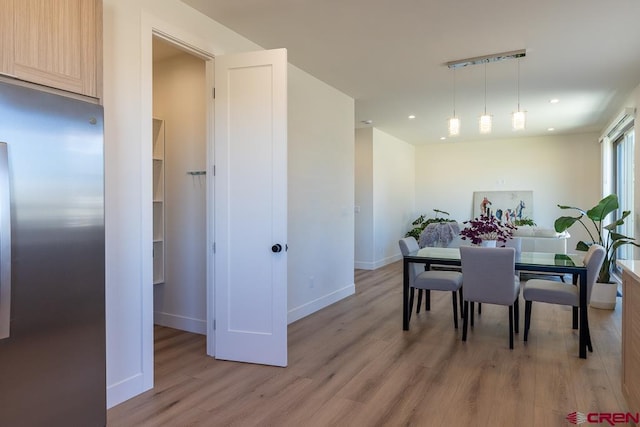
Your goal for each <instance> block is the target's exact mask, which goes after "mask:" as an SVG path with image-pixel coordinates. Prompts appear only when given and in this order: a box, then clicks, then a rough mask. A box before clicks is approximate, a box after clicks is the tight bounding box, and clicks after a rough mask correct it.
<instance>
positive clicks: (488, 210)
mask: <svg viewBox="0 0 640 427" xmlns="http://www.w3.org/2000/svg"><path fill="white" fill-rule="evenodd" d="M480 215H493V216H495V217H496V218H497V219H498V220H500V221H502V222H506V223H513V222H514V221H515V220H517V219H525V218H529V219H533V191H474V192H473V217H474V218H476V217H479V216H480Z"/></svg>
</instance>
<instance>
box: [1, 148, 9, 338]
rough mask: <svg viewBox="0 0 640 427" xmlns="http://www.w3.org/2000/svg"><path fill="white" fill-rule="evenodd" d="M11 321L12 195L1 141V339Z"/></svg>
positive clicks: (5, 334) (7, 159)
mask: <svg viewBox="0 0 640 427" xmlns="http://www.w3.org/2000/svg"><path fill="white" fill-rule="evenodd" d="M10 322H11V197H10V193H9V155H8V152H7V143H6V142H0V339H4V338H8V337H9V334H10Z"/></svg>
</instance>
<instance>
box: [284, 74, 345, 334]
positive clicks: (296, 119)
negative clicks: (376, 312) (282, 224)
mask: <svg viewBox="0 0 640 427" xmlns="http://www.w3.org/2000/svg"><path fill="white" fill-rule="evenodd" d="M288 71H289V129H288V130H289V150H288V155H289V158H288V164H289V166H288V172H289V177H288V178H289V179H288V182H289V185H288V203H289V209H288V218H289V224H288V232H289V237H288V239H289V253H288V266H289V267H288V271H287V274H288V283H289V292H288V298H289V301H288V306H289V322H293V321H295V320H297V319H300V318H301V317H304V316H306V315H308V314H310V313H313V312H315V311H317V310H319V309H321V308H323V307H326V306H327V305H329V304H332V303H333V302H335V301H338V300H340V299H342V298H344V297H346V296H348V295H351V294H353V293H354V292H355V285H354V278H353V268H354V267H353V257H354V249H353V235H354V213H353V197H354V196H353V194H354V171H353V164H354V162H355V158H354V131H353V129H354V127H355V124H354V101H353V99H352V98H349V97H347V96H346V95H344V94H342V93H341V92H339V91H337V90H336V89H334V88H332V87H330V86H328V85H326V84H325V83H323V82H321V81H320V80H317V79H315V78H313V77H311V76H309V75H308V74H306V73H304V72H303V71H301V70H299V69H298V68H296V67H293V66H291V65H290V66H289V69H288Z"/></svg>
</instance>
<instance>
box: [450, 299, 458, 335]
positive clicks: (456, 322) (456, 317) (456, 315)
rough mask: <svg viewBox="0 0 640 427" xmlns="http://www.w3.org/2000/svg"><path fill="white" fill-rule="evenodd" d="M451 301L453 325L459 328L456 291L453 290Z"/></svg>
mask: <svg viewBox="0 0 640 427" xmlns="http://www.w3.org/2000/svg"><path fill="white" fill-rule="evenodd" d="M451 301H452V302H453V326H455V328H456V329H458V296H457V294H456V291H453V292H451Z"/></svg>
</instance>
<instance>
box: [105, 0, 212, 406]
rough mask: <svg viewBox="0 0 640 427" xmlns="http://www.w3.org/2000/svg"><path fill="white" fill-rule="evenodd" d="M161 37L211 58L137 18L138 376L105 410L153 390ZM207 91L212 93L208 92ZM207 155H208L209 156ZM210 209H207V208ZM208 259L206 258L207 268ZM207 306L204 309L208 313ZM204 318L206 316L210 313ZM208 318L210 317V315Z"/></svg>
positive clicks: (200, 45)
mask: <svg viewBox="0 0 640 427" xmlns="http://www.w3.org/2000/svg"><path fill="white" fill-rule="evenodd" d="M154 33H158V34H161V35H162V37H163V38H165V39H171V40H172V41H173V42H178V43H180V44H181V45H184V46H186V47H189V49H190V50H191V51H192V52H193V51H197V52H198V53H199V56H206V55H209V58H210V59H211V58H213V56H214V55H213V54H207V52H208V51H209V49H208V48H207V47H211V43H210V42H207V41H205V40H203V39H201V38H199V37H197V36H195V35H194V34H193V33H190V32H189V31H188V30H185V29H183V28H178V27H175V26H174V25H171V24H169V23H167V22H166V21H164V20H162V19H159V18H158V17H156V16H154V15H152V14H151V13H149V12H148V11H145V10H142V11H141V15H140V77H139V78H140V117H148V118H149V120H141V121H140V138H141V141H140V144H139V145H138V146H139V147H140V150H141V151H140V153H139V156H140V169H139V170H140V196H141V201H140V203H141V204H142V205H141V206H142V208H141V215H140V230H141V231H140V237H139V238H140V254H141V259H142V261H141V263H142V265H141V277H140V284H141V289H140V293H141V301H142V307H141V311H140V312H141V317H140V322H141V325H140V329H141V331H142V334H141V337H140V348H141V356H140V361H139V372H136V373H135V374H134V375H132V376H131V377H129V378H127V379H126V380H123V381H121V382H119V383H117V384H114V385H111V386H109V387H107V408H110V407H112V406H115V405H117V404H119V403H121V402H123V401H125V400H128V399H130V398H132V397H134V396H136V395H138V394H140V393H142V392H144V391H147V390H149V389H151V388H153V386H154V384H153V374H154V368H153V316H154V313H153V263H152V259H153V257H152V250H153V249H152V245H151V244H150V242H151V241H152V237H153V230H152V224H153V221H152V218H153V212H152V204H151V198H152V179H151V177H152V174H153V171H152V164H151V162H150V161H149V159H150V158H151V150H152V142H151V140H152V134H153V131H152V123H151V118H152V117H153V78H152V77H153V54H152V52H153V47H152V40H153V34H154ZM209 70H211V71H210V73H211V77H209V75H207V83H208V84H211V87H213V83H212V82H213V77H212V74H213V71H212V67H209V66H207V71H209ZM207 90H211V89H210V88H207ZM210 110H211V111H208V112H207V114H208V117H207V121H208V122H211V123H208V125H207V129H208V130H209V133H208V135H207V139H208V145H212V144H213V135H212V133H211V132H210V130H211V126H213V125H212V120H213V119H212V114H213V111H212V107H211V108H210ZM208 153H209V152H208ZM207 160H208V161H207V168H208V169H209V159H207ZM207 209H209V205H208V206H207ZM209 262H210V257H207V264H209ZM207 271H209V270H207ZM210 277H212V276H208V277H207V293H208V295H209V294H212V293H213V292H210V288H212V287H213V281H212V279H210ZM209 307H210V306H209V305H207V309H208V308H209ZM207 315H208V316H209V310H208V313H207ZM211 316H213V315H212V314H211Z"/></svg>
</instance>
